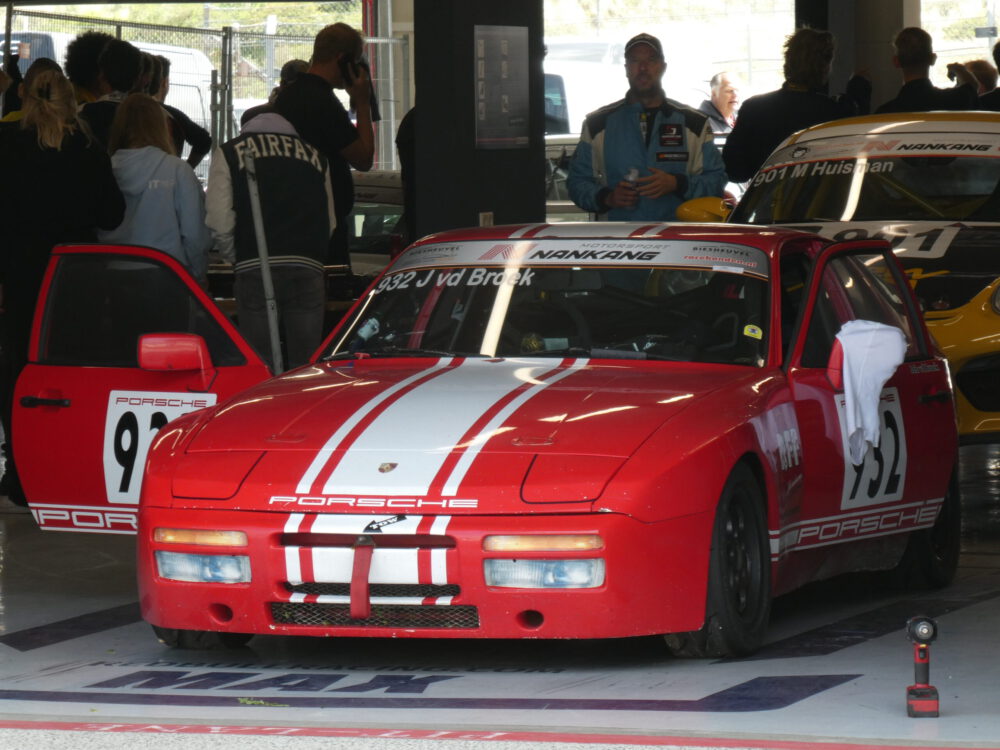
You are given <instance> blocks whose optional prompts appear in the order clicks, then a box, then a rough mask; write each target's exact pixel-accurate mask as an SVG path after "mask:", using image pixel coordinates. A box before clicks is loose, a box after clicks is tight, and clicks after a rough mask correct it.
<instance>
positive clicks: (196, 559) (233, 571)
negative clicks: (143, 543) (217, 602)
mask: <svg viewBox="0 0 1000 750" xmlns="http://www.w3.org/2000/svg"><path fill="white" fill-rule="evenodd" d="M156 568H157V571H158V572H159V574H160V577H161V578H167V579H169V580H171V581H187V582H189V583H249V582H250V558H249V557H247V556H246V555H192V554H188V553H185V552H165V551H163V550H157V551H156Z"/></svg>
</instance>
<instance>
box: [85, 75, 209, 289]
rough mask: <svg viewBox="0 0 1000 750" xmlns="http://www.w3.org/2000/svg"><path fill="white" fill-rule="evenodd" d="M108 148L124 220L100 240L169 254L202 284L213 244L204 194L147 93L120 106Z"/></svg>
mask: <svg viewBox="0 0 1000 750" xmlns="http://www.w3.org/2000/svg"><path fill="white" fill-rule="evenodd" d="M108 150H109V151H110V152H111V166H112V169H113V170H114V173H115V179H116V180H117V181H118V187H119V188H120V189H121V191H122V193H123V194H124V196H125V220H124V221H123V222H122V223H121V225H119V227H118V228H117V229H113V230H110V231H101V232H99V233H98V238H99V239H100V240H101V241H102V242H116V243H123V244H129V245H145V246H146V247H153V248H156V249H158V250H162V251H164V252H166V253H169V254H170V255H172V256H173V257H175V258H176V259H177V260H179V261H180V262H181V263H182V264H183V265H184V267H185V268H186V269H187V270H188V271H189V272H190V273H191V275H192V276H193V277H194V278H195V279H196V280H197V281H198V283H199V284H201V285H202V286H205V284H206V283H207V282H206V278H207V272H208V251H209V249H210V248H211V247H212V235H211V233H210V232H209V230H208V227H207V226H206V225H205V195H204V192H203V191H202V188H201V183H199V182H198V178H197V177H196V176H195V174H194V170H193V169H191V167H190V166H188V164H187V163H186V162H185V161H184V160H183V159H180V158H179V157H177V156H175V155H174V153H173V144H172V142H171V139H170V134H169V131H168V129H167V120H166V114H165V113H164V110H163V107H162V106H160V103H159V102H157V101H156V100H155V99H153V97H151V96H149V95H148V94H129V95H128V96H127V97H126V98H125V99H124V100H123V101H122V103H121V104H120V105H118V111H117V112H116V113H115V119H114V122H113V123H112V126H111V137H110V140H109V143H108Z"/></svg>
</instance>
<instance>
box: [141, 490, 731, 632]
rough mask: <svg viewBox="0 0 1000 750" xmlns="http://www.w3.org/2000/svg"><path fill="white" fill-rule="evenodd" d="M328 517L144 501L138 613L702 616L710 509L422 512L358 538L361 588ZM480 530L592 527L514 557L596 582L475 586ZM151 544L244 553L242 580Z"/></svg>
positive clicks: (470, 618) (276, 618)
mask: <svg viewBox="0 0 1000 750" xmlns="http://www.w3.org/2000/svg"><path fill="white" fill-rule="evenodd" d="M340 518H344V517H340ZM340 518H336V517H333V516H332V515H331V514H324V515H321V516H314V515H308V514H281V513H268V512H240V511H222V510H219V511H216V510H176V509H174V510H170V509H160V508H144V509H143V511H142V513H141V514H140V527H139V547H138V578H139V592H140V603H141V608H142V615H143V617H144V618H145V619H146V620H147V621H149V622H150V623H152V624H154V625H158V626H160V627H164V628H178V629H182V630H209V631H223V632H234V633H255V634H284V635H312V636H334V635H342V636H384V637H434V638H447V637H454V638H469V637H483V638H612V637H624V636H636V635H648V634H654V633H668V632H680V631H686V630H695V629H697V628H699V627H701V625H702V622H703V620H704V612H705V590H706V580H707V574H708V552H709V545H710V539H711V527H712V515H711V513H702V514H697V515H692V516H686V517H683V518H678V519H672V520H669V521H662V522H658V523H652V524H644V523H639V522H637V521H635V520H633V519H631V518H629V517H626V516H622V515H618V514H611V513H600V514H567V515H538V516H450V517H449V516H426V517H423V518H422V519H419V520H417V525H418V526H419V529H420V531H418V533H417V534H414V535H410V536H405V535H394V534H392V533H389V529H388V528H383V529H382V530H381V531H380V532H378V533H377V534H372V535H371V536H378V539H376V540H375V544H376V546H375V548H374V550H372V551H371V557H370V560H369V561H367V562H366V567H365V568H364V575H365V578H366V580H365V581H363V583H366V584H368V585H367V586H364V585H362V586H361V587H359V586H358V582H357V580H356V579H357V572H356V570H357V568H356V562H357V561H356V557H357V555H358V551H357V549H358V548H357V547H356V546H355V545H354V544H353V543H352V542H354V541H355V540H354V537H356V536H357V535H356V534H354V535H345V534H336V533H325V532H324V529H327V530H328V529H330V528H332V526H331V525H330V523H329V522H330V521H331V520H333V521H339V520H340ZM366 520H378V519H377V518H376V517H372V518H371V519H366ZM414 520H416V519H414V518H413V517H412V516H411V517H409V521H410V522H413V521H414ZM158 527H166V528H184V529H238V530H242V531H245V532H246V533H247V537H248V543H247V546H246V547H245V548H241V549H236V548H221V547H220V548H207V547H195V546H193V545H177V544H162V543H159V542H155V541H153V536H152V533H153V530H154V529H155V528H158ZM491 534H598V535H600V536H601V538H602V539H603V540H604V547H603V549H598V550H587V551H581V552H566V551H560V552H524V553H521V554H519V555H517V557H519V558H521V559H526V558H541V559H580V558H593V557H600V558H603V559H604V560H605V570H606V575H605V578H604V582H603V584H602V585H600V586H598V587H595V588H569V589H547V588H546V589H541V588H531V589H526V588H500V587H494V586H488V585H487V584H486V581H485V578H484V574H483V561H484V559H487V558H491V557H492V558H504V559H510V558H511V557H512V555H511V554H510V553H509V552H508V553H494V552H484V551H483V538H484V537H485V536H487V535H491ZM394 536H395V537H396V538H395V539H394V538H393V537H394ZM158 549H159V550H171V551H175V552H199V553H208V554H227V555H228V554H240V555H247V556H249V558H250V568H251V576H252V578H251V581H250V582H248V583H237V584H217V583H187V582H179V581H172V580H166V579H163V578H160V577H159V575H158V573H157V567H156V562H155V559H154V556H155V552H156V550H158ZM352 577H353V578H354V579H355V585H354V586H353V587H352V585H351V581H352ZM364 598H367V601H364V600H363V599H364Z"/></svg>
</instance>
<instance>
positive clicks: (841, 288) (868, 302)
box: [802, 252, 921, 367]
mask: <svg viewBox="0 0 1000 750" xmlns="http://www.w3.org/2000/svg"><path fill="white" fill-rule="evenodd" d="M905 300H906V298H905V294H904V292H903V290H901V289H900V286H899V282H898V280H897V277H896V276H895V275H894V274H893V273H892V271H891V269H890V268H889V266H888V263H887V262H886V258H885V257H884V256H883V255H882V254H881V253H870V252H869V253H851V254H844V255H840V256H837V257H835V258H832V259H831V260H830V262H829V263H827V264H826V266H825V268H824V269H823V276H822V278H821V280H820V287H819V293H818V295H817V298H816V305H815V307H814V309H813V315H812V319H811V320H810V323H809V333H808V336H807V339H806V346H805V349H804V350H803V355H802V365H803V366H804V367H826V365H827V361H828V360H829V357H830V352H831V351H832V349H833V342H834V339H835V338H836V336H837V332H838V331H840V328H841V327H842V326H843V325H844V323H847V322H848V321H851V320H871V321H874V322H876V323H884V324H885V325H890V326H894V327H896V328H898V329H899V330H901V331H902V332H903V335H904V337H905V338H906V344H907V346H906V358H907V359H911V358H914V357H917V356H919V355H920V354H921V352H920V345H919V341H918V339H917V336H916V332H915V328H914V326H913V321H912V320H911V318H910V314H909V312H908V310H907V306H906V301H905Z"/></svg>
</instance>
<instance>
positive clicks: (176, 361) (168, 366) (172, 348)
mask: <svg viewBox="0 0 1000 750" xmlns="http://www.w3.org/2000/svg"><path fill="white" fill-rule="evenodd" d="M139 369H141V370H147V371H149V372H196V373H199V375H200V385H199V387H198V388H197V389H196V390H202V391H205V390H208V388H209V386H210V385H211V384H212V381H213V380H214V379H215V367H214V366H213V365H212V357H211V355H210V354H209V352H208V345H207V344H206V343H205V339H203V338H202V337H201V336H198V335H196V334H193V333H147V334H143V335H142V336H140V337H139Z"/></svg>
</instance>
